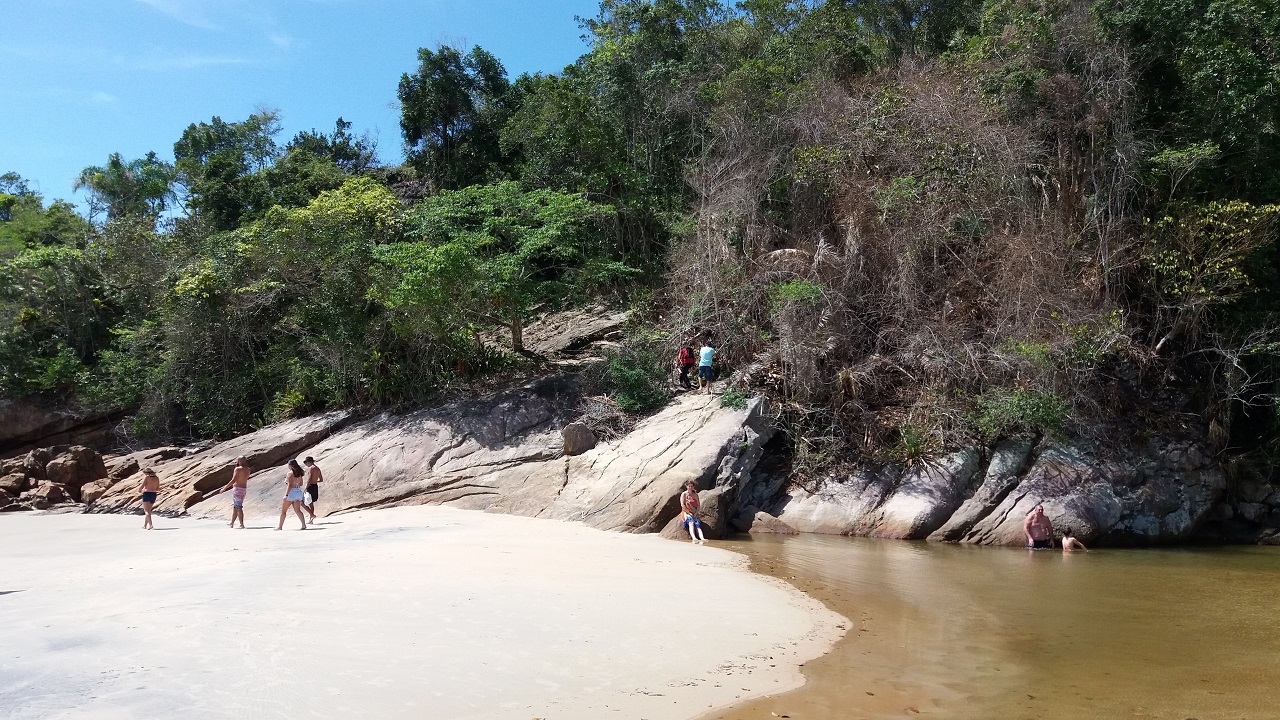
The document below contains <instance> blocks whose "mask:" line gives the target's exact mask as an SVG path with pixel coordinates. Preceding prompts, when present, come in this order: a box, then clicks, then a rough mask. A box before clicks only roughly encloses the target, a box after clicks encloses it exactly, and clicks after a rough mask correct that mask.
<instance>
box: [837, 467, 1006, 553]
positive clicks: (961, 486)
mask: <svg viewBox="0 0 1280 720" xmlns="http://www.w3.org/2000/svg"><path fill="white" fill-rule="evenodd" d="M981 462H982V454H981V453H980V452H978V450H977V449H976V448H965V449H964V450H961V451H960V452H957V453H953V454H951V455H948V456H946V457H943V458H940V459H938V460H934V461H929V462H923V463H920V464H919V465H917V466H916V467H913V468H911V469H910V470H908V471H906V472H905V473H904V474H903V476H902V479H901V480H900V481H899V482H898V484H897V486H896V487H895V488H894V489H893V490H892V491H891V492H890V493H889V496H888V497H887V498H885V501H884V502H883V503H882V504H881V505H880V507H878V508H876V510H875V511H874V512H873V513H871V514H870V515H868V516H867V519H866V521H865V522H864V529H863V530H862V532H861V533H860V534H864V535H866V536H868V537H875V538H888V539H895V540H917V539H921V538H924V537H927V536H928V535H929V534H930V533H932V532H933V531H934V530H937V529H938V528H939V527H940V526H941V525H942V524H943V523H944V522H946V521H947V519H948V518H949V517H951V514H952V513H953V512H955V510H956V508H958V507H959V506H960V503H961V502H963V500H964V495H965V491H966V490H967V489H968V487H969V483H970V481H972V480H973V478H974V476H975V475H977V472H978V467H979V466H980V464H981Z"/></svg>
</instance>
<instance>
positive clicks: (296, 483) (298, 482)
mask: <svg viewBox="0 0 1280 720" xmlns="http://www.w3.org/2000/svg"><path fill="white" fill-rule="evenodd" d="M287 478H288V481H289V489H290V490H292V489H294V488H301V487H302V476H301V475H294V474H293V471H292V470H290V471H289V472H288V473H287Z"/></svg>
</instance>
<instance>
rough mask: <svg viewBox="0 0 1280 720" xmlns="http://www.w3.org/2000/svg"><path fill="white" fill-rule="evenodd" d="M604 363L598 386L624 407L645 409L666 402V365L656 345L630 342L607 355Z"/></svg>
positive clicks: (627, 409)
mask: <svg viewBox="0 0 1280 720" xmlns="http://www.w3.org/2000/svg"><path fill="white" fill-rule="evenodd" d="M603 366H604V367H603V372H602V374H601V375H600V377H599V378H598V380H597V385H598V387H599V389H600V391H602V392H604V393H606V394H608V395H612V396H613V398H614V400H615V401H616V402H617V403H618V406H619V407H621V408H622V409H623V410H626V411H627V412H644V411H646V410H653V409H654V408H657V407H661V406H662V405H663V404H665V403H666V402H667V399H668V397H669V396H668V394H667V388H666V381H667V364H666V363H665V362H663V355H662V354H661V353H660V352H659V350H658V349H657V348H655V347H653V346H651V345H647V344H627V345H624V346H623V347H622V349H621V350H618V351H617V352H614V353H610V354H609V355H608V356H606V358H605V362H604V363H603Z"/></svg>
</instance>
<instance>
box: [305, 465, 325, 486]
mask: <svg viewBox="0 0 1280 720" xmlns="http://www.w3.org/2000/svg"><path fill="white" fill-rule="evenodd" d="M322 482H324V473H322V472H320V466H319V465H311V466H310V467H308V468H307V484H308V485H318V484H320V483H322Z"/></svg>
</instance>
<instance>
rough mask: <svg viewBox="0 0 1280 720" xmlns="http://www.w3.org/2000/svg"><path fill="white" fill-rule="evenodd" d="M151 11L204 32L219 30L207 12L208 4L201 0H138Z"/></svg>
mask: <svg viewBox="0 0 1280 720" xmlns="http://www.w3.org/2000/svg"><path fill="white" fill-rule="evenodd" d="M136 2H140V3H142V4H143V5H146V6H147V7H150V8H151V9H153V10H155V11H157V12H160V13H163V14H164V15H167V16H168V17H170V18H172V19H174V20H177V21H178V22H180V23H182V24H184V25H190V26H192V27H197V28H201V29H203V30H217V29H218V26H217V25H216V24H215V23H214V22H213V20H211V19H210V18H209V16H208V14H206V12H205V8H206V7H207V3H203V2H200V0H136Z"/></svg>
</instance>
